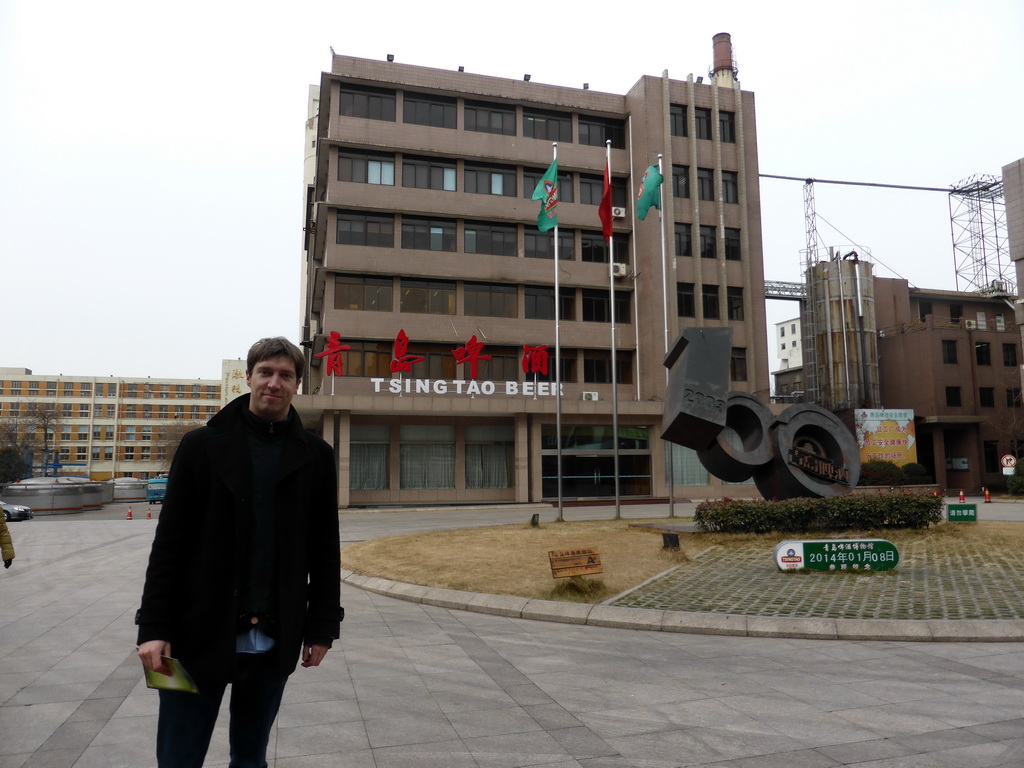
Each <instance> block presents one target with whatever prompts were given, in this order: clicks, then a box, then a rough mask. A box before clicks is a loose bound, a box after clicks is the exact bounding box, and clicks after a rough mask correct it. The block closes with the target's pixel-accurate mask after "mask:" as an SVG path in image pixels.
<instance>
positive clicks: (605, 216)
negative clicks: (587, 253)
mask: <svg viewBox="0 0 1024 768" xmlns="http://www.w3.org/2000/svg"><path fill="white" fill-rule="evenodd" d="M597 212H598V215H600V217H601V231H602V232H604V239H605V240H611V239H612V177H611V171H610V170H609V168H608V161H607V160H605V161H604V194H603V195H602V196H601V205H599V206H598V207H597Z"/></svg>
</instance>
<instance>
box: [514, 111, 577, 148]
mask: <svg viewBox="0 0 1024 768" xmlns="http://www.w3.org/2000/svg"><path fill="white" fill-rule="evenodd" d="M523 136H525V137H527V138H528V139H545V140H547V141H561V142H565V143H568V144H571V143H572V116H571V115H567V114H565V113H563V112H541V111H540V110H536V109H526V108H524V109H523Z"/></svg>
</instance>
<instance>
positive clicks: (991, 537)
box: [341, 520, 1024, 603]
mask: <svg viewBox="0 0 1024 768" xmlns="http://www.w3.org/2000/svg"><path fill="white" fill-rule="evenodd" d="M641 522H649V523H652V524H655V525H656V524H658V523H660V522H664V520H650V521H638V520H630V521H625V520H618V521H613V520H602V521H586V522H572V523H546V524H543V525H540V526H539V527H536V528H534V527H531V526H529V525H504V526H494V527H487V528H464V529H460V530H454V531H434V532H431V533H416V534H409V535H405V536H391V537H388V538H384V539H374V540H371V541H365V542H360V543H358V544H352V545H350V546H347V547H345V549H343V550H342V553H341V560H342V565H343V566H344V567H345V568H348V569H349V570H351V571H354V572H356V573H360V574H365V575H370V576H380V577H382V578H386V579H393V580H395V581H401V582H405V583H408V584H421V585H424V586H430V587H440V588H444V589H457V590H464V591H468V592H484V593H489V594H498V595H517V596H520V597H528V598H540V599H551V600H578V601H581V602H592V603H595V602H600V601H602V600H605V599H607V598H609V597H612V596H613V595H617V594H620V593H622V592H625V591H626V590H628V589H631V588H632V587H635V586H637V585H638V584H641V583H643V582H644V581H646V580H647V579H649V578H651V577H652V576H656V575H658V574H659V573H662V572H664V571H666V570H668V569H670V568H673V567H675V566H679V565H683V566H684V567H685V564H686V563H687V562H690V561H691V560H692V559H693V558H695V557H697V556H698V555H699V554H700V553H701V552H703V551H704V550H706V549H708V548H709V547H712V546H727V547H728V546H746V545H749V544H750V543H751V542H753V541H763V542H764V546H765V549H766V552H767V553H768V554H767V555H766V557H768V558H770V556H771V555H770V553H771V551H772V550H773V548H774V547H775V545H776V544H777V543H779V542H780V541H782V540H784V539H787V538H789V539H798V538H828V537H829V536H828V535H817V534H815V535H811V536H804V537H801V536H795V535H790V536H781V535H778V534H769V535H764V536H758V535H754V534H700V533H697V534H686V533H681V534H679V542H680V547H681V548H680V550H678V551H673V550H665V549H663V548H662V539H661V534H660V532H658V531H656V530H653V529H649V528H636V527H631V526H635V525H636V524H637V523H641ZM837 535H838V534H837ZM842 536H843V537H847V538H849V537H857V538H861V537H864V538H867V537H870V538H882V539H887V540H889V541H892V542H893V543H894V544H896V545H897V546H898V547H899V549H900V553H901V559H904V560H907V559H908V558H913V556H914V553H913V550H914V543H915V542H917V541H920V540H922V539H923V538H925V537H926V538H927V539H928V541H929V545H930V548H931V550H932V551H933V552H934V551H935V550H934V547H935V545H936V544H939V545H940V546H943V547H944V548H946V547H948V550H949V552H951V553H952V552H954V551H956V550H957V549H959V548H960V547H961V546H962V545H963V543H964V541H965V540H966V539H970V540H971V541H973V542H976V543H980V544H982V545H984V546H985V547H986V549H989V550H991V551H992V552H993V553H995V554H998V552H999V551H1000V550H1001V549H1006V548H1009V549H1012V550H1016V551H1019V550H1020V549H1021V547H1022V546H1024V524H1021V523H997V522H981V523H974V524H971V523H966V524H965V523H956V524H950V523H942V524H940V525H938V526H934V527H932V528H929V529H927V530H924V531H867V532H855V533H844V534H842ZM581 547H590V548H596V549H597V550H598V551H599V552H600V553H601V564H602V567H603V570H604V572H603V573H602V574H601V575H600V576H590V577H584V579H582V581H584V582H589V584H581V583H580V581H581V580H576V579H553V578H552V577H551V568H550V565H549V561H548V552H549V551H550V550H553V549H572V548H581ZM940 551H941V550H940ZM769 561H770V560H769Z"/></svg>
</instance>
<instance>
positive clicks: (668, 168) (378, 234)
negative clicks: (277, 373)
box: [296, 36, 768, 506]
mask: <svg viewBox="0 0 1024 768" xmlns="http://www.w3.org/2000/svg"><path fill="white" fill-rule="evenodd" d="M715 55H716V60H715V73H714V75H713V76H712V77H711V82H709V83H704V82H702V80H703V77H698V78H696V80H695V79H694V78H693V76H690V77H689V78H688V79H686V80H673V79H670V78H669V77H668V76H667V73H666V74H665V75H663V76H662V77H651V76H645V77H642V78H641V79H640V80H639V81H638V82H637V83H636V85H634V86H633V88H631V89H630V91H629V92H628V93H627V94H625V95H618V94H610V93H598V92H595V91H591V90H589V89H587V88H586V87H584V88H567V87H560V86H552V85H544V84H541V83H537V82H530V81H528V80H526V79H524V80H522V81H516V80H509V79H506V78H498V77H486V76H482V75H476V74H470V73H468V72H463V71H461V70H460V71H444V70H439V69H430V68H424V67H416V66H410V65H406V64H399V63H396V62H391V61H370V60H366V59H358V58H352V57H347V56H334V57H333V59H332V66H331V71H330V72H325V73H323V75H322V78H321V82H320V87H319V92H318V95H317V94H314V95H312V96H311V98H310V104H311V105H314V106H315V107H317V108H318V111H317V113H316V114H315V115H311V122H310V124H309V125H310V129H311V131H314V133H313V134H312V136H307V148H309V147H310V146H311V145H312V144H313V143H315V148H316V158H315V168H314V169H312V178H311V179H310V180H309V186H308V194H307V201H308V206H307V217H306V224H305V226H306V231H307V238H306V242H305V267H306V268H305V282H304V287H303V296H304V302H305V306H304V328H303V336H304V339H305V340H306V343H307V344H308V346H309V347H310V350H311V352H310V371H309V373H308V375H307V377H306V382H305V383H304V394H303V395H301V396H300V397H299V398H297V401H296V404H297V405H298V406H299V408H300V411H301V412H302V413H303V415H304V418H305V420H306V422H307V424H315V425H318V427H319V429H320V430H321V431H322V434H323V435H324V436H325V438H326V439H328V441H330V442H332V443H333V444H334V445H335V446H336V447H337V450H338V454H339V460H340V477H341V487H342V492H341V502H342V506H347V505H362V504H411V503H416V504H421V503H450V502H462V503H464V502H471V501H475V502H494V501H519V502H525V501H538V500H541V499H551V498H554V497H555V495H556V492H557V491H556V476H557V469H556V454H557V449H558V445H557V442H556V436H555V435H556V421H557V414H556V403H555V398H554V397H553V396H552V395H553V393H554V391H555V388H554V379H555V371H554V365H555V363H554V350H555V346H556V335H558V336H559V339H560V348H561V378H562V384H563V398H562V406H561V407H562V419H561V420H562V431H561V434H562V456H563V472H562V475H563V493H564V495H565V497H567V498H571V497H599V498H606V499H607V498H609V497H610V496H612V495H613V493H614V484H613V471H612V467H613V454H614V452H615V445H616V441H617V444H618V452H619V462H620V471H619V477H620V492H621V494H622V496H623V497H664V496H666V495H667V493H668V486H667V481H666V477H667V476H668V473H667V469H666V462H667V459H666V457H667V455H668V451H666V449H665V445H664V444H663V443H662V441H661V440H660V437H659V435H660V424H661V417H662V409H663V400H664V394H665V381H666V375H665V369H664V368H663V366H662V360H663V357H664V355H665V352H666V347H667V346H668V345H669V344H671V343H672V342H674V340H675V338H676V336H677V335H678V333H679V331H680V329H681V328H683V327H686V326H691V325H703V326H712V327H722V326H727V327H730V328H732V329H733V340H732V345H733V354H732V387H733V388H734V389H737V390H742V391H748V392H754V393H757V394H759V395H760V396H762V397H765V398H767V396H768V373H767V370H768V365H767V355H766V349H765V343H764V339H765V313H764V291H763V282H764V280H763V267H762V253H761V221H760V202H759V200H760V198H759V186H758V163H757V135H756V129H755V120H754V98H753V94H752V93H750V92H746V91H742V90H741V89H740V87H739V83H738V81H736V80H735V77H734V74H735V70H734V67H733V64H732V59H731V48H730V47H729V42H728V36H719V37H718V38H716V49H715ZM606 140H610V141H611V161H610V168H611V188H612V193H613V206H614V207H615V209H616V210H615V211H614V217H615V218H614V226H613V229H614V236H613V249H614V254H613V255H610V254H609V247H608V244H607V242H606V241H604V239H603V238H602V232H601V221H600V220H599V217H598V204H599V202H600V200H601V197H602V194H603V183H604V182H603V174H604V169H605V157H606V150H605V146H606V145H605V142H606ZM553 142H557V152H558V163H559V165H558V167H559V173H560V193H561V202H560V204H559V229H558V233H559V243H560V246H559V247H560V253H559V272H558V280H557V281H556V279H555V270H554V263H553V259H552V256H553V240H554V238H553V233H552V232H547V233H542V232H539V231H538V228H537V215H538V203H537V202H536V201H534V200H532V199H531V197H532V195H533V192H534V189H535V187H536V185H537V184H538V181H539V179H540V177H541V175H542V174H543V173H544V171H545V169H546V168H547V167H548V165H549V163H550V162H551V160H552V143H553ZM659 153H660V154H662V155H663V156H664V158H663V175H664V180H665V181H664V185H663V187H662V189H663V191H664V200H665V204H664V206H663V208H664V210H663V212H662V213H663V216H664V231H665V232H666V233H667V237H666V239H665V246H666V247H665V256H664V257H663V251H662V236H661V232H662V229H661V227H660V226H659V225H660V223H661V222H660V220H659V215H658V211H656V210H652V211H651V213H650V215H649V216H648V217H647V219H646V220H645V221H643V222H641V221H638V220H636V218H635V212H634V206H633V199H634V196H635V194H636V192H637V189H638V187H639V185H640V179H641V177H642V175H643V173H644V171H645V170H646V169H647V168H648V166H650V165H652V164H655V163H657V162H658V154H659ZM613 264H614V266H613ZM556 282H557V284H558V290H559V298H560V309H561V320H560V322H559V324H558V326H559V327H558V328H557V329H556V323H555V311H554V310H555V290H556V287H555V286H556ZM612 284H614V291H613V290H612V287H611V285H612ZM612 302H614V312H615V318H616V323H615V334H616V339H615V344H614V349H615V359H616V366H615V367H616V369H617V374H618V376H617V386H615V385H613V383H612V375H611V371H612V350H613V344H612V329H611V323H610V322H609V320H610V316H611V313H612ZM332 333H336V334H337V337H336V338H335V345H334V346H328V347H326V348H325V346H324V344H325V338H328V337H329V336H330V334H332ZM481 345H482V346H481ZM524 347H529V348H530V350H528V351H527V352H526V353H524ZM544 347H546V350H545V349H543V348H544ZM331 349H336V350H337V352H338V357H335V358H334V359H333V362H332V363H330V370H331V371H333V373H334V374H335V375H333V376H327V375H325V374H326V373H327V371H328V363H327V362H325V361H326V360H327V359H329V358H319V357H317V355H318V354H319V353H320V352H322V351H330V350H331ZM531 351H532V352H531ZM544 352H546V353H547V354H548V355H550V359H551V364H550V367H548V368H547V369H546V370H544V369H543V367H542V366H540V365H539V363H541V362H543V358H542V356H541V355H542V353H544ZM393 362H394V366H392V363H393ZM339 366H340V370H339ZM524 368H525V369H526V370H524ZM403 369H404V370H403ZM339 372H343V375H337V374H338V373H339ZM615 389H617V395H618V400H617V413H616V414H613V402H612V397H613V390H615ZM615 418H617V420H618V424H619V434H618V436H617V438H616V437H614V436H613V432H612V424H613V420H614V419H615ZM674 454H675V456H676V467H675V477H676V484H677V485H683V486H685V487H684V488H677V491H676V493H677V496H706V495H710V494H714V493H716V492H717V491H716V490H715V488H716V487H717V488H718V490H719V491H720V490H721V489H720V486H719V484H718V482H717V481H716V480H715V479H713V478H709V477H708V476H707V473H706V472H705V471H704V470H703V469H702V468H701V467H700V466H699V464H698V463H697V462H696V461H695V460H694V457H693V455H692V454H691V453H690V452H687V451H683V450H682V449H679V450H676V451H674ZM751 488H752V487H751ZM730 490H731V491H733V492H738V493H740V494H742V493H743V492H744V491H743V488H736V487H730Z"/></svg>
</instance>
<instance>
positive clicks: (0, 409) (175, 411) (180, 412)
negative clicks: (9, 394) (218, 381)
mask: <svg viewBox="0 0 1024 768" xmlns="http://www.w3.org/2000/svg"><path fill="white" fill-rule="evenodd" d="M38 407H39V406H36V405H34V404H32V403H0V415H7V416H28V415H30V414H32V413H35V412H36V409H37V408H38ZM186 407H187V409H188V410H187V411H186ZM44 408H45V410H46V412H47V413H52V414H55V415H56V416H58V417H60V418H68V419H87V418H89V417H90V411H91V416H92V417H93V418H113V417H114V414H115V412H116V411H117V408H116V406H114V405H113V404H108V405H102V404H97V405H94V406H92V408H90V405H89V403H78V404H75V403H45V404H44ZM218 409H219V406H216V405H191V406H184V405H175V406H171V405H148V404H147V405H138V406H136V405H134V404H132V403H128V404H122V405H121V407H120V409H119V410H120V415H121V417H122V418H127V419H136V418H143V419H181V418H185V417H186V416H188V417H189V418H193V419H198V418H204V419H208V418H210V417H212V416H213V415H214V414H215V413H217V411H218Z"/></svg>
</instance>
